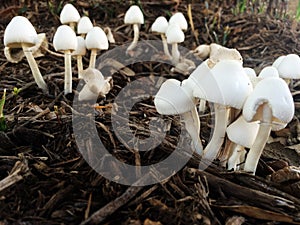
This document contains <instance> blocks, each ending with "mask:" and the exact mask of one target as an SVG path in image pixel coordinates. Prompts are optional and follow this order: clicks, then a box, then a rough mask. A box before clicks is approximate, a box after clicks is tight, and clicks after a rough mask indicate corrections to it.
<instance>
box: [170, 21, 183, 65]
mask: <svg viewBox="0 0 300 225" xmlns="http://www.w3.org/2000/svg"><path fill="white" fill-rule="evenodd" d="M166 36H167V43H168V44H171V45H172V62H173V63H174V64H175V66H176V65H177V64H178V63H179V61H180V52H179V50H178V43H181V42H183V41H184V38H185V36H184V33H183V32H182V30H181V29H180V27H179V26H178V25H177V24H170V25H169V26H168V28H167V31H166Z"/></svg>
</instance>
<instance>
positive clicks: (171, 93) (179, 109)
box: [154, 79, 203, 154]
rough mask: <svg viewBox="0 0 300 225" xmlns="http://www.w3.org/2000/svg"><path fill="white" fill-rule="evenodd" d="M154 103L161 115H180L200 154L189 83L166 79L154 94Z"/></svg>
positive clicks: (193, 100)
mask: <svg viewBox="0 0 300 225" xmlns="http://www.w3.org/2000/svg"><path fill="white" fill-rule="evenodd" d="M154 105H155V108H156V110H157V112H158V113H159V114H161V115H176V114H177V115H180V116H181V118H182V120H183V122H184V123H185V128H186V130H187V132H188V133H189V135H190V136H191V139H192V143H193V146H194V148H195V150H196V152H197V153H198V154H202V150H203V147H202V143H201V139H200V136H199V133H200V121H199V116H198V112H197V108H196V105H195V99H194V98H193V97H192V90H191V89H190V86H189V84H188V83H185V82H182V83H181V82H180V81H178V80H176V79H168V80H166V81H165V82H164V83H163V84H162V85H161V87H160V89H159V91H158V92H157V94H156V95H155V98H154Z"/></svg>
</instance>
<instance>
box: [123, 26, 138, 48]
mask: <svg viewBox="0 0 300 225" xmlns="http://www.w3.org/2000/svg"><path fill="white" fill-rule="evenodd" d="M139 36H140V31H139V25H138V24H137V23H135V24H133V40H132V42H131V44H130V45H129V46H128V48H127V50H126V52H129V51H131V50H133V49H134V48H135V47H136V46H137V42H138V40H139Z"/></svg>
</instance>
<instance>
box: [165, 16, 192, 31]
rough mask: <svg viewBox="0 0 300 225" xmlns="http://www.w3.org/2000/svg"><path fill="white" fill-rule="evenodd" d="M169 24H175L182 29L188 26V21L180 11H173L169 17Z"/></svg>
mask: <svg viewBox="0 0 300 225" xmlns="http://www.w3.org/2000/svg"><path fill="white" fill-rule="evenodd" d="M169 24H177V25H178V26H179V27H180V29H181V30H183V31H185V30H187V28H188V23H187V21H186V19H185V17H184V15H183V13H181V12H176V13H174V14H173V15H172V16H171V17H170V19H169Z"/></svg>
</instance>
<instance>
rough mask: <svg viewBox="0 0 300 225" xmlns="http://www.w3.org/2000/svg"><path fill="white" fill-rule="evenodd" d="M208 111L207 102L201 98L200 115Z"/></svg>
mask: <svg viewBox="0 0 300 225" xmlns="http://www.w3.org/2000/svg"><path fill="white" fill-rule="evenodd" d="M205 109H206V100H205V99H203V98H201V99H200V103H199V113H204V112H205Z"/></svg>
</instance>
